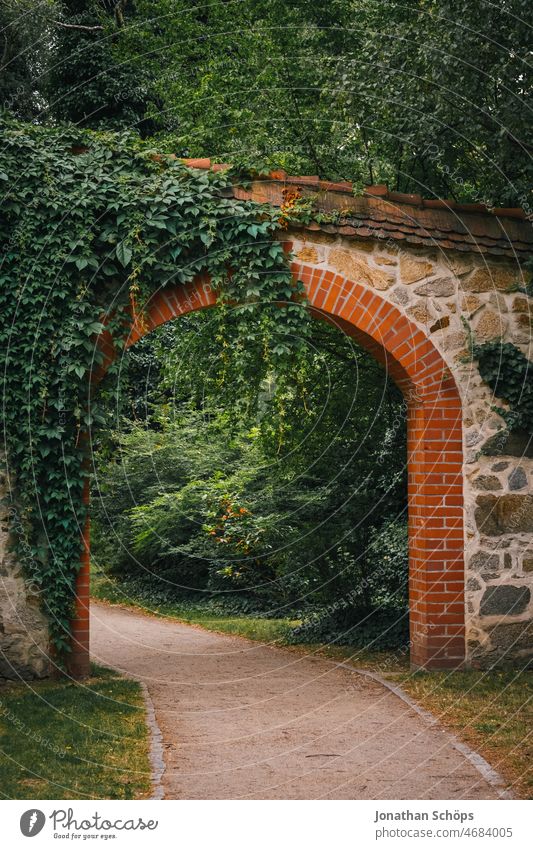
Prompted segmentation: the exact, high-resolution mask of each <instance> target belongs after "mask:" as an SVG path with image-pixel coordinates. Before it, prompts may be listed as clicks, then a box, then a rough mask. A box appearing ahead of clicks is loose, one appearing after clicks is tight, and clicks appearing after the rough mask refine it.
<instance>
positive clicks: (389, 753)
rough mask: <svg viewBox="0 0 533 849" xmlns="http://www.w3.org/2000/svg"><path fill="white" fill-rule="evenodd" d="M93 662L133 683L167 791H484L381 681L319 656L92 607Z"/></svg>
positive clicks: (365, 795)
mask: <svg viewBox="0 0 533 849" xmlns="http://www.w3.org/2000/svg"><path fill="white" fill-rule="evenodd" d="M91 619H92V621H91V653H92V659H93V661H95V662H97V663H101V664H104V665H107V666H112V667H114V668H115V669H118V670H120V671H122V672H124V673H127V674H129V675H133V676H135V677H136V678H138V679H139V680H141V681H143V682H144V684H145V685H146V686H147V688H148V691H149V693H150V696H151V698H152V702H153V705H154V709H155V714H156V719H157V723H158V725H159V727H160V729H161V733H162V737H163V751H164V759H165V771H164V774H163V779H162V782H163V789H164V794H165V798H168V799H239V798H247V799H324V798H325V799H493V798H497V795H498V794H497V792H496V789H495V788H494V787H492V786H490V785H489V784H487V782H486V781H485V779H484V778H483V777H482V775H481V774H480V773H479V772H478V771H477V770H476V769H475V767H474V766H473V765H472V764H471V763H470V762H469V761H468V760H467V759H466V758H465V757H464V755H462V754H461V753H460V752H459V751H457V749H456V748H455V747H454V746H453V744H452V742H451V739H450V737H449V735H448V734H447V733H446V732H444V731H443V730H442V729H441V728H440V727H439V726H430V725H428V724H427V723H426V722H425V721H424V720H423V719H422V718H421V717H420V716H419V715H418V714H417V713H415V711H413V710H412V708H411V707H410V706H409V705H407V704H405V703H404V702H402V701H401V700H400V699H399V698H398V697H397V696H395V695H394V694H393V693H391V692H390V691H389V690H387V689H386V688H385V687H383V686H382V685H381V684H379V683H377V682H375V681H371V680H369V679H367V678H366V677H364V676H362V675H359V674H357V673H356V672H351V671H349V670H348V669H346V668H343V667H338V666H335V665H334V664H332V663H330V662H328V661H327V660H324V659H316V658H313V657H309V656H304V655H300V654H298V653H296V652H291V651H288V650H286V649H282V648H275V647H272V646H267V645H262V644H260V643H255V642H251V641H249V640H245V639H243V638H241V637H228V636H225V635H220V634H215V633H211V632H208V631H204V630H202V629H200V628H197V627H194V626H190V625H184V624H181V623H179V622H175V621H172V620H164V619H158V618H155V617H152V616H148V615H144V614H142V613H137V612H133V611H131V610H128V609H125V608H120V607H110V606H107V605H103V604H92V611H91Z"/></svg>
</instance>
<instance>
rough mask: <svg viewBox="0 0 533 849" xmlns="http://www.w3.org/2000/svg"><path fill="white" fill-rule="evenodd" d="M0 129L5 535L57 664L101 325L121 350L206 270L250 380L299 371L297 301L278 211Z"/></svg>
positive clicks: (82, 136) (165, 168)
mask: <svg viewBox="0 0 533 849" xmlns="http://www.w3.org/2000/svg"><path fill="white" fill-rule="evenodd" d="M2 129H3V144H2V149H1V151H0V181H1V182H2V184H3V185H4V186H5V193H4V198H3V204H2V212H1V216H0V245H1V248H0V250H1V265H0V309H1V311H2V316H3V321H2V325H1V327H0V350H1V358H2V359H1V363H2V375H3V383H2V396H3V410H4V439H5V445H6V448H7V451H8V457H9V464H10V466H9V468H10V474H11V476H12V477H13V482H14V483H15V484H16V486H17V489H18V493H19V497H18V504H19V509H20V513H21V515H20V516H17V519H18V520H19V521H18V522H17V523H16V524H17V527H23V526H26V531H25V533H24V534H19V547H20V555H21V557H22V558H23V560H24V562H25V564H26V566H27V569H28V571H29V574H30V576H31V577H32V578H33V581H34V584H35V585H36V586H37V587H38V588H39V590H40V591H42V593H43V597H44V599H45V602H46V605H47V608H48V611H49V613H50V616H51V621H52V636H53V639H54V642H55V645H56V647H57V648H58V649H60V650H61V649H65V648H66V647H67V643H68V639H67V636H66V632H68V623H69V617H70V613H71V603H72V600H73V587H74V579H75V575H76V572H77V568H78V564H79V555H80V529H81V528H82V527H83V523H84V507H83V504H82V488H83V481H84V477H85V476H86V475H87V474H88V469H87V468H84V467H83V466H82V463H81V460H82V457H83V453H84V450H86V445H85V440H84V438H83V434H84V432H85V431H87V430H88V429H89V428H91V426H93V425H94V424H95V423H97V422H99V421H100V422H102V421H105V417H103V408H102V407H101V406H100V404H99V402H98V398H97V397H96V396H93V397H92V398H91V397H90V395H89V378H90V375H91V372H92V371H94V369H95V367H97V366H98V364H99V363H100V361H101V354H100V352H99V351H98V349H97V347H96V346H95V339H96V337H97V335H98V334H99V333H100V331H101V330H102V327H103V325H102V320H103V319H105V320H106V322H107V328H108V329H109V331H110V332H111V333H112V334H113V335H114V337H115V339H116V342H117V344H118V345H119V346H120V343H121V340H122V339H123V336H124V333H125V332H126V330H127V326H128V322H125V320H124V319H125V317H126V316H129V315H130V311H132V312H133V314H134V315H136V316H137V317H138V319H139V320H140V321H142V310H143V305H144V302H145V299H146V298H147V297H149V296H150V294H151V293H152V292H154V291H156V290H157V289H158V288H160V287H164V286H167V285H169V284H171V283H172V284H180V283H185V282H187V281H189V280H191V279H193V278H194V276H195V275H196V274H197V273H198V272H200V271H205V272H208V273H209V274H210V276H211V285H213V286H214V287H215V288H217V289H218V290H219V292H220V295H221V297H222V299H224V298H231V299H233V300H234V301H236V302H237V303H239V304H240V306H239V307H238V308H237V309H236V310H234V311H233V316H234V323H235V324H236V326H237V327H239V326H240V327H241V331H242V334H243V335H244V333H245V332H246V333H248V334H249V332H250V328H251V327H254V334H255V335H254V339H256V340H257V344H259V345H260V347H261V352H262V357H261V358H256V362H258V363H260V365H259V367H258V368H257V369H256V370H255V372H254V376H255V379H256V381H260V380H261V378H262V375H263V374H265V373H266V372H267V371H268V370H269V369H270V370H271V369H272V368H273V366H275V365H276V364H277V365H278V370H279V371H280V373H281V372H282V369H281V365H282V361H283V356H284V355H285V354H288V353H290V354H291V355H292V356H293V357H297V355H298V348H299V346H300V344H301V340H302V338H303V337H304V336H305V334H306V332H307V326H308V320H307V319H306V314H305V310H304V309H303V308H302V306H301V305H299V304H297V303H294V302H292V301H291V300H290V299H291V297H292V296H293V295H294V294H295V292H299V291H300V288H301V287H300V286H299V285H298V284H294V283H293V281H292V278H291V274H290V271H289V268H288V263H287V258H286V256H285V254H284V252H283V248H282V246H281V245H280V244H279V243H278V242H276V241H275V240H274V239H273V232H274V230H275V228H276V222H277V217H278V215H279V212H275V211H273V210H271V209H270V208H268V207H261V206H258V205H256V204H252V203H243V202H238V201H235V200H233V198H232V197H226V196H225V194H226V195H227V192H225V191H224V190H225V188H226V187H227V185H228V177H226V176H224V175H220V174H219V175H216V174H213V173H206V172H198V171H191V170H188V169H186V168H184V167H183V166H182V165H181V164H180V163H179V162H177V161H175V160H171V159H164V158H163V159H162V158H161V157H156V158H155V159H154V156H153V155H152V154H151V153H150V151H149V150H145V149H143V148H142V147H140V146H139V145H138V144H136V143H135V142H134V141H132V140H131V139H129V138H128V137H126V136H118V135H105V134H100V135H95V134H92V133H90V132H83V131H80V130H76V129H75V128H73V127H67V128H61V129H57V130H55V131H52V130H50V129H45V128H42V127H38V126H31V125H23V124H18V123H16V122H13V121H7V120H6V121H4V122H3V126H2ZM21 163H24V168H22V169H21V167H20V166H21ZM249 348H250V350H251V349H252V348H253V345H250V346H249ZM231 354H232V352H229V353H228V356H229V357H231ZM244 360H246V357H244ZM261 363H262V365H261ZM240 366H241V363H240V361H239V358H238V357H237V356H235V357H233V359H232V368H233V369H234V371H235V372H236V373H238V372H239V368H240ZM250 388H251V389H252V388H253V387H252V386H251V387H250Z"/></svg>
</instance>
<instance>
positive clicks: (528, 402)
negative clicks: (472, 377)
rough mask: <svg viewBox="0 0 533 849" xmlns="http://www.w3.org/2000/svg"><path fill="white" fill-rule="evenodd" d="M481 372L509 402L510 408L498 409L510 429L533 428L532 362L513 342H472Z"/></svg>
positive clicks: (492, 387)
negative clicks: (474, 343) (477, 343)
mask: <svg viewBox="0 0 533 849" xmlns="http://www.w3.org/2000/svg"><path fill="white" fill-rule="evenodd" d="M472 354H473V356H474V358H475V359H477V361H478V367H479V373H480V375H481V377H482V378H483V380H484V381H485V382H486V383H488V385H489V386H490V388H491V389H492V391H493V392H494V394H495V395H496V396H497V397H498V398H502V399H504V400H505V401H507V403H508V404H509V410H504V409H501V408H498V409H497V412H498V413H499V414H500V415H501V416H502V418H503V419H504V420H505V422H506V424H507V426H508V428H509V430H511V431H516V430H526V431H527V432H528V433H532V432H533V363H532V362H531V361H530V360H528V359H527V357H526V356H525V354H523V353H522V351H520V349H519V348H517V347H516V346H515V345H512V344H511V343H510V342H506V343H505V344H502V343H501V342H499V341H494V342H486V343H485V344H483V345H473V347H472Z"/></svg>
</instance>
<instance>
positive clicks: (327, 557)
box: [93, 311, 407, 645]
mask: <svg viewBox="0 0 533 849" xmlns="http://www.w3.org/2000/svg"><path fill="white" fill-rule="evenodd" d="M216 312H218V311H215V312H214V313H213V312H210V313H208V314H204V315H202V314H200V315H194V316H191V317H189V318H187V319H186V320H185V321H183V320H180V321H179V322H176V323H175V325H169V326H166V327H164V328H161V329H160V330H159V331H158V332H157V333H156V334H154V335H153V337H149V338H148V339H147V340H146V342H145V345H144V351H143V352H142V355H140V353H139V351H138V350H135V349H133V350H132V351H131V353H128V355H127V356H126V357H125V358H124V361H123V367H122V370H121V382H120V392H119V393H118V394H119V396H120V397H121V398H122V400H123V403H124V406H123V408H122V410H123V411H124V412H127V413H129V414H130V415H131V413H132V412H134V413H136V415H137V418H136V420H134V421H131V420H128V419H126V418H124V417H123V416H121V415H120V414H119V415H118V418H117V421H116V425H117V426H118V427H119V428H120V431H116V432H115V434H114V436H113V437H112V439H111V442H109V441H104V442H102V445H101V449H100V456H99V462H98V470H97V476H96V487H95V494H94V513H93V515H94V516H95V522H94V532H95V545H94V549H93V550H94V555H95V561H96V563H97V564H98V565H99V566H100V567H101V568H104V569H106V570H108V569H111V571H112V572H113V573H114V574H116V575H119V576H120V577H122V578H125V579H128V580H131V579H132V577H133V578H135V579H136V580H137V581H141V583H142V584H143V585H144V587H145V588H146V587H149V588H150V593H151V594H154V593H155V594H156V595H157V597H163V598H165V597H166V599H167V600H176V599H178V600H179V599H183V598H192V599H196V600H198V599H199V598H200V599H217V600H218V601H219V602H222V603H223V604H224V605H225V606H226V608H227V609H229V608H231V609H232V610H235V609H239V610H252V609H253V610H255V611H257V610H259V611H263V613H264V614H265V615H266V614H268V615H271V616H285V615H287V613H288V612H289V611H294V612H296V613H301V614H302V615H303V616H304V619H305V621H304V625H303V626H302V628H301V629H299V631H298V634H297V636H298V637H299V638H300V639H310V638H311V637H312V636H316V635H320V636H323V632H324V631H325V630H327V633H328V637H329V638H332V636H333V635H337V636H340V635H342V638H343V639H345V640H346V639H350V640H352V641H353V642H357V641H359V642H361V641H362V642H365V641H368V640H369V639H370V641H372V640H374V639H375V637H376V634H377V633H379V634H381V636H380V644H383V641H385V644H387V645H389V644H391V643H395V642H397V641H398V639H399V638H400V635H401V637H405V633H406V619H405V612H406V605H407V540H406V526H405V512H406V473H405V404H404V402H403V400H402V399H401V396H400V395H399V393H398V391H397V390H396V389H395V387H394V386H393V385H392V384H391V383H390V382H389V381H388V380H387V378H386V375H385V374H384V373H383V372H382V370H381V369H380V367H379V366H378V365H377V364H376V362H375V361H374V360H373V359H372V358H371V357H370V356H369V355H367V354H364V353H363V352H362V351H361V350H360V349H358V348H356V347H354V346H353V345H352V344H351V342H350V340H349V339H348V338H347V337H345V336H343V334H342V333H340V332H338V331H335V330H333V329H332V328H330V327H329V326H328V325H325V324H324V325H323V324H322V323H319V322H316V323H315V324H314V325H313V328H312V333H311V336H310V339H309V341H308V345H307V351H306V356H305V358H303V359H302V361H301V363H300V365H299V369H298V371H299V376H298V377H299V379H298V381H297V382H295V383H293V384H291V385H286V386H285V387H280V386H279V385H276V384H277V381H275V380H274V379H273V375H269V376H268V378H269V379H267V380H265V381H263V384H262V386H261V387H260V391H259V393H257V395H256V396H254V398H253V399H250V403H249V404H248V405H247V406H246V407H245V408H243V407H241V409H240V411H239V416H238V417H237V418H236V417H235V416H234V414H233V410H232V409H231V408H228V407H225V408H224V407H223V406H221V404H223V402H224V401H225V400H226V399H228V391H229V386H228V385H227V381H223V382H222V383H221V382H220V381H219V378H218V375H219V369H218V363H219V362H220V360H221V357H222V354H223V350H224V344H225V343H227V341H228V338H227V337H225V338H224V337H222V336H221V335H220V334H219V333H218V332H217V327H218V324H219V322H220V321H221V316H217V315H216ZM227 326H228V325H227V324H226V327H227ZM230 326H231V325H230ZM231 338H232V339H233V341H234V342H235V344H239V338H240V336H239V333H238V331H234V333H233V336H232V337H231ZM185 364H187V367H186V368H185ZM135 396H137V401H136V403H132V399H133V398H134V397H135ZM140 399H142V401H140ZM252 401H253V403H252ZM116 447H118V452H117V450H116ZM397 622H398V624H397V625H394V623H397ZM384 623H386V625H385V627H384ZM378 625H379V627H378ZM389 625H390V626H392V630H391V632H390V633H389V632H388V630H387V629H388V627H389Z"/></svg>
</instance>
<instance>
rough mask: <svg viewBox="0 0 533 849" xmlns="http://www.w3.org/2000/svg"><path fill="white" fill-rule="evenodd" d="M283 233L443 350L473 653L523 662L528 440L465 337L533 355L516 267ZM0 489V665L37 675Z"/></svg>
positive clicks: (529, 304) (41, 664) (27, 608)
mask: <svg viewBox="0 0 533 849" xmlns="http://www.w3.org/2000/svg"><path fill="white" fill-rule="evenodd" d="M282 237H283V238H284V239H287V238H290V239H292V242H293V252H294V253H295V255H296V256H297V257H298V259H299V260H300V261H301V262H304V263H305V264H306V266H308V267H310V268H311V269H320V270H324V271H331V272H334V273H336V274H338V273H340V274H342V275H343V276H344V277H346V278H347V279H349V280H351V281H352V282H354V283H358V284H360V285H362V286H363V287H365V288H366V287H367V288H368V289H369V290H373V291H376V292H379V294H380V296H381V297H382V298H384V299H385V300H386V301H389V302H390V303H391V304H394V305H395V306H396V307H398V309H399V310H400V311H402V312H403V313H404V314H405V315H406V316H408V317H409V319H410V320H411V321H413V322H414V323H415V325H416V326H417V327H418V329H419V330H421V331H423V333H424V335H425V336H426V337H427V338H429V339H431V341H432V342H433V344H434V345H435V347H436V348H437V349H438V351H439V352H440V353H441V355H442V357H443V359H444V360H445V363H446V365H447V368H449V370H450V372H451V374H452V375H453V376H454V378H455V381H456V384H457V386H458V389H459V392H460V394H461V397H462V403H463V453H464V466H463V485H464V502H465V520H466V525H465V539H464V549H465V554H466V573H465V586H466V630H467V662H468V663H470V664H473V665H479V666H485V665H489V664H491V663H493V662H499V663H511V662H518V663H524V662H525V661H526V658H528V657H531V656H533V633H532V632H533V545H532V543H533V495H532V492H533V489H532V484H533V440H531V439H530V437H531V435H527V434H522V435H520V434H518V435H512V436H511V437H507V436H505V425H504V421H503V419H502V418H501V417H500V416H499V415H498V414H497V412H495V411H494V409H493V407H494V406H495V405H496V406H502V405H503V406H504V404H502V399H497V398H494V397H493V396H492V393H491V390H490V389H489V387H488V386H486V385H485V384H484V383H483V382H482V380H481V378H480V375H479V371H478V369H477V365H476V363H475V362H472V360H471V359H470V358H469V346H468V341H469V334H472V336H473V338H474V339H475V340H476V341H479V342H485V341H489V340H492V339H503V340H504V341H509V342H513V343H514V344H516V345H517V346H518V347H520V348H521V350H522V351H523V352H524V353H525V354H526V356H528V357H529V359H532V358H533V346H532V332H531V330H532V325H531V321H532V314H533V301H532V300H531V299H530V298H528V297H527V296H525V295H524V294H523V293H521V292H520V291H519V287H520V286H523V284H524V282H525V280H524V277H523V276H522V274H521V272H520V269H519V267H518V266H517V265H512V264H511V263H510V261H509V260H498V259H497V258H495V257H494V258H492V257H488V256H487V255H485V256H484V257H481V256H480V255H477V254H473V253H472V254H469V253H466V252H460V251H458V250H453V249H450V250H447V251H444V250H442V249H441V248H439V249H436V248H435V249H430V248H424V249H423V250H422V249H420V250H418V249H417V248H416V247H413V246H411V245H409V246H408V247H406V248H402V247H401V246H399V244H398V238H396V239H395V240H393V239H391V238H389V239H387V240H384V239H383V238H379V237H377V236H376V237H374V236H373V235H371V236H370V237H369V238H368V239H367V240H366V241H365V240H363V239H361V238H347V237H345V236H343V235H342V234H339V233H337V234H335V233H333V234H331V235H329V234H327V233H324V232H319V233H317V232H313V231H310V230H300V229H293V228H291V232H290V234H287V233H286V232H284V233H283V234H282ZM170 313H171V310H170V309H169V312H168V315H167V314H165V316H164V318H161V320H168V319H169V318H171V317H172V315H171V314H170ZM0 499H1V505H2V506H1V514H0V578H1V581H0V651H1V654H0V675H9V676H10V677H13V676H14V675H19V676H24V677H40V676H43V675H46V674H47V673H48V670H49V662H48V660H47V645H48V638H47V623H46V617H45V616H44V614H43V613H42V610H41V605H40V598H39V594H38V593H37V592H35V591H34V590H33V588H32V587H31V586H28V585H27V584H26V583H25V581H24V579H23V569H22V567H21V565H20V564H19V563H17V561H16V559H15V557H14V555H13V553H12V550H11V542H12V540H11V539H10V536H9V528H8V525H9V518H10V510H12V508H11V507H10V504H9V499H8V492H7V484H6V480H5V477H4V478H2V479H1V480H0ZM13 515H14V519H15V525H16V526H18V531H17V530H16V532H17V533H18V534H23V529H22V528H21V527H20V523H18V522H17V516H16V513H15V514H13V513H11V516H12V518H13ZM19 541H20V540H19Z"/></svg>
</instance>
